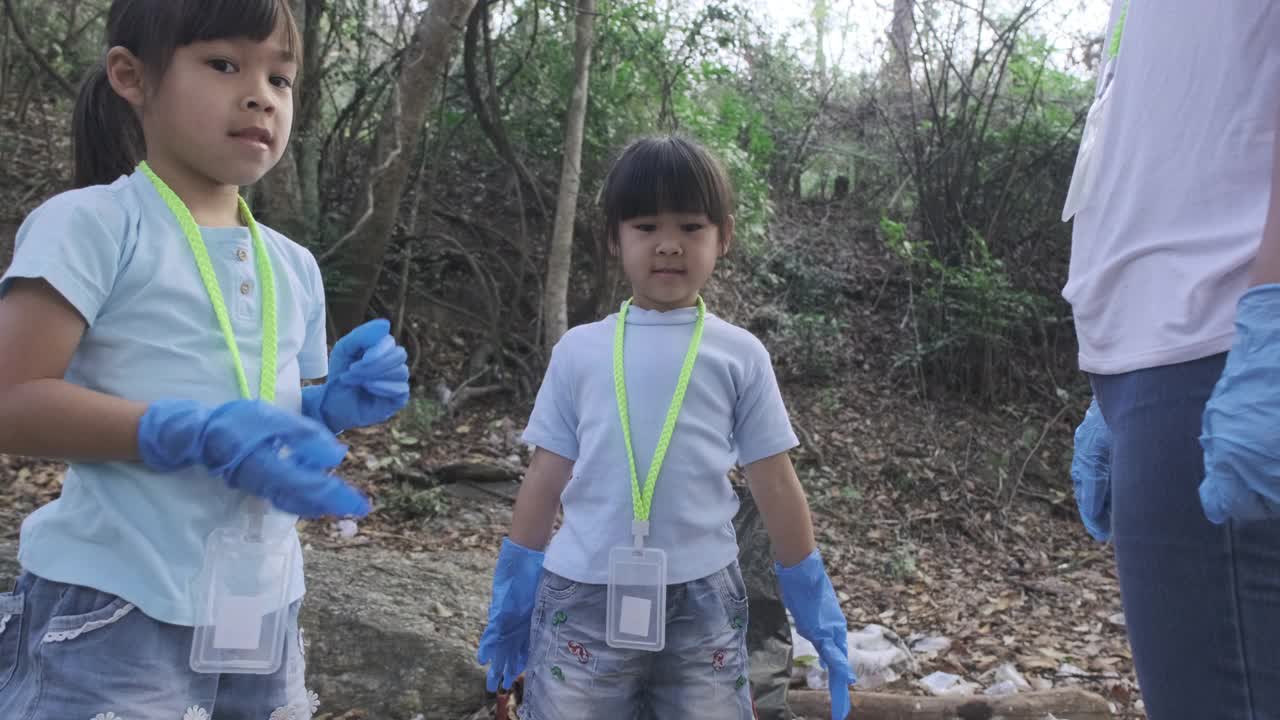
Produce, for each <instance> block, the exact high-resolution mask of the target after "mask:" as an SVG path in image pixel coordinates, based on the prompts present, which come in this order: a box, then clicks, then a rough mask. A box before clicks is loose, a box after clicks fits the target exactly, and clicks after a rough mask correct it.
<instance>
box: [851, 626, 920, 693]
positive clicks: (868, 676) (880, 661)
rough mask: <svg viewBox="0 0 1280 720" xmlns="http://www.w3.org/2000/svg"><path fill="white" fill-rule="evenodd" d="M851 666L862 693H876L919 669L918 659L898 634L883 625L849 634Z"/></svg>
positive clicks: (856, 685)
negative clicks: (910, 671)
mask: <svg viewBox="0 0 1280 720" xmlns="http://www.w3.org/2000/svg"><path fill="white" fill-rule="evenodd" d="M848 640H849V665H850V666H851V667H852V668H853V674H854V675H855V676H857V678H858V682H857V683H855V685H854V687H856V688H858V689H860V690H874V689H876V688H878V687H881V686H883V685H887V684H889V683H891V682H893V681H895V680H897V679H898V678H900V677H901V676H902V672H904V671H907V670H914V669H915V658H914V657H912V655H911V651H910V650H909V649H908V648H907V644H906V643H905V642H903V641H902V638H900V637H898V634H897V633H895V632H893V631H892V630H890V629H888V628H886V627H884V626H881V625H868V626H866V627H864V628H862V629H861V630H859V631H857V632H851V633H849V635H848Z"/></svg>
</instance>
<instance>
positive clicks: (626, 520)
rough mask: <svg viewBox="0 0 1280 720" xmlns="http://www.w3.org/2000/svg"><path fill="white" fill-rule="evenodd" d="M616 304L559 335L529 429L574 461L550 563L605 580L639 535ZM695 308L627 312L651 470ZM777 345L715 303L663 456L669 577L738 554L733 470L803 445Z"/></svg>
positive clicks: (703, 572)
mask: <svg viewBox="0 0 1280 720" xmlns="http://www.w3.org/2000/svg"><path fill="white" fill-rule="evenodd" d="M617 319H618V316H617V315H616V314H614V315H610V316H609V317H607V318H605V319H604V320H601V321H599V322H595V323H591V324H589V325H580V326H578V327H575V328H573V329H571V330H570V331H569V332H568V333H566V334H565V336H564V337H563V338H561V340H560V342H559V343H557V344H556V346H555V349H554V350H553V351H552V354H551V363H550V365H549V366H548V368H547V373H546V377H545V379H544V380H543V383H542V387H541V388H540V389H539V391H538V398H537V400H536V402H535V404H534V408H533V413H532V415H531V417H530V419H529V425H528V427H527V428H526V429H525V432H524V436H523V437H524V441H525V442H527V443H530V444H532V445H536V446H538V447H540V448H542V449H544V450H549V451H551V452H553V453H555V454H557V455H560V456H562V457H565V458H567V459H569V460H573V461H574V466H573V477H572V479H570V480H569V484H568V485H567V486H566V487H565V489H564V492H563V493H562V494H561V496H560V501H561V504H562V506H563V508H564V522H563V524H562V525H561V527H560V529H559V530H558V531H557V532H556V534H555V536H554V537H553V538H552V539H551V543H550V545H549V546H548V547H547V550H546V560H545V563H544V564H545V566H546V568H547V569H548V570H550V571H551V572H554V573H556V574H557V575H562V576H564V577H566V578H569V579H570V580H576V581H578V582H584V583H594V584H604V583H607V582H608V580H609V551H610V550H611V549H612V548H614V547H618V546H622V545H627V546H629V545H631V542H632V538H631V521H632V519H633V514H632V507H631V475H630V470H629V468H628V465H627V450H626V444H625V442H624V440H623V437H622V425H621V423H620V421H619V418H618V403H617V395H616V393H615V391H614V385H613V336H614V330H615V329H616V328H617ZM696 319H697V310H696V309H695V308H685V309H681V310H673V311H670V312H658V311H652V310H644V309H641V308H636V307H632V308H631V309H630V310H629V311H628V312H627V333H626V343H625V347H624V350H623V359H624V366H625V369H626V384H627V403H628V405H629V408H630V420H631V440H632V446H633V448H634V449H635V454H636V472H637V474H638V475H639V479H640V482H642V483H643V482H644V480H645V478H646V476H647V474H648V471H649V463H650V461H651V459H652V458H653V452H654V448H655V447H656V446H657V444H658V436H659V435H660V434H661V433H662V424H663V422H664V421H665V420H666V416H667V408H668V407H669V406H670V404H671V396H672V394H673V393H674V392H675V389H676V383H677V381H678V380H679V378H680V368H681V366H682V365H683V364H684V357H685V353H686V351H687V350H688V348H689V340H690V338H691V337H692V336H693V328H694V323H695V321H696ZM798 444H799V443H798V441H797V439H796V436H795V433H794V432H793V431H792V428H791V421H790V419H789V418H788V416H787V410H786V407H785V405H784V404H783V401H782V394H781V392H780V391H779V390H778V382H777V378H776V377H775V376H774V373H773V365H772V363H771V362H770V359H769V353H768V351H767V350H766V349H765V347H764V345H763V344H761V343H760V341H759V340H758V339H756V337H755V336H754V335H752V334H751V333H749V332H747V331H746V330H744V329H742V328H740V327H737V326H735V325H732V324H730V323H727V322H725V321H724V320H721V319H719V318H717V317H716V316H714V315H712V314H710V313H708V314H707V317H706V321H705V325H704V327H703V335H702V346H701V348H700V349H699V351H698V359H697V362H696V364H695V365H694V368H693V375H692V377H691V378H690V379H689V388H688V391H687V394H686V395H685V399H684V407H683V408H682V409H681V411H680V417H679V420H678V421H677V422H676V427H675V432H674V433H673V434H672V436H671V444H670V446H669V447H668V449H667V457H666V460H665V461H664V462H663V464H662V472H661V475H659V477H658V484H657V487H656V488H655V490H654V493H653V505H652V508H651V512H650V516H649V537H648V538H647V539H646V545H648V546H649V547H656V548H661V549H662V550H664V551H665V552H666V554H667V582H668V583H670V584H676V583H684V582H690V581H692V580H697V579H699V578H703V577H706V576H708V575H710V574H712V573H714V572H716V571H717V570H720V569H721V568H723V567H725V566H726V565H728V564H729V563H731V562H733V560H734V559H735V558H736V557H737V555H738V543H737V538H736V536H735V535H734V531H733V516H734V515H735V514H736V513H737V511H738V496H737V494H736V493H735V492H734V490H733V487H732V486H731V485H730V484H729V478H728V473H729V471H730V469H732V467H733V466H734V464H735V463H740V464H742V465H749V464H751V463H753V462H755V461H757V460H761V459H764V458H767V457H770V456H773V455H777V454H778V453H781V452H785V451H787V450H790V449H791V448H793V447H795V446H796V445H798Z"/></svg>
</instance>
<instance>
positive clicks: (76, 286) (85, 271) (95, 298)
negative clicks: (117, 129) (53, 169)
mask: <svg viewBox="0 0 1280 720" xmlns="http://www.w3.org/2000/svg"><path fill="white" fill-rule="evenodd" d="M126 225H127V223H126V220H125V213H124V210H123V208H121V207H120V206H119V205H118V204H117V202H116V200H115V198H114V197H113V196H112V195H111V193H110V191H109V190H108V189H107V188H102V187H94V188H85V189H82V190H73V191H71V192H67V193H63V194H61V195H56V196H54V197H52V198H50V199H49V200H47V201H46V202H45V203H44V204H43V205H41V206H40V207H38V208H36V209H35V210H34V211H32V213H31V214H30V215H28V216H27V218H26V220H24V221H23V223H22V226H21V227H19V228H18V234H17V237H16V238H15V240H14V251H13V262H12V263H11V264H10V265H9V268H8V270H6V271H5V273H4V276H3V277H0V297H3V296H4V294H5V293H6V292H8V290H9V288H10V286H12V284H13V281H14V280H16V279H18V278H25V279H32V280H35V279H38V280H44V281H45V282H47V283H49V285H51V286H52V287H53V289H54V290H56V291H57V292H58V293H59V294H60V295H62V297H64V298H66V300H67V302H69V303H71V305H72V307H74V308H75V309H76V312H78V313H80V316H81V317H82V318H84V321H85V323H87V324H89V325H92V324H93V323H94V321H95V320H97V318H98V314H99V313H100V312H101V311H102V308H103V305H104V304H106V302H107V298H108V297H110V295H111V290H112V288H113V287H114V286H115V281H116V275H117V273H118V271H119V268H120V262H121V256H122V252H121V248H122V247H123V246H124V242H125V239H124V235H125V229H126Z"/></svg>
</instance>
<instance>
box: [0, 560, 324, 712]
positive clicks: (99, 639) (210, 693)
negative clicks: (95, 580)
mask: <svg viewBox="0 0 1280 720" xmlns="http://www.w3.org/2000/svg"><path fill="white" fill-rule="evenodd" d="M300 604H301V603H294V605H293V606H292V607H291V608H290V623H289V630H288V638H287V641H286V643H285V657H284V662H283V663H282V665H281V667H280V670H279V671H277V672H276V673H275V674H273V675H231V674H228V675H209V674H201V673H196V672H193V671H192V670H191V668H190V664H189V663H190V654H191V642H192V631H191V628H189V627H183V626H178V625H168V624H165V623H161V622H158V621H156V620H153V619H151V618H150V617H147V616H146V615H144V614H143V613H142V611H140V610H138V609H137V608H136V607H134V606H133V605H132V604H130V603H129V602H127V601H125V600H123V599H121V598H119V597H116V596H114V595H108V594H105V593H101V592H98V591H97V590H93V589H91V588H86V587H81V586H78V585H66V584H63V583H57V582H52V581H49V580H45V579H43V578H39V577H36V576H35V575H32V574H31V573H23V574H22V575H21V576H20V577H19V578H18V581H17V583H16V588H15V590H14V592H12V593H5V594H0V718H4V720H310V718H311V715H312V713H314V712H315V710H316V706H317V705H318V700H317V698H316V696H315V695H314V694H312V693H310V692H308V691H307V689H306V685H305V684H304V671H305V668H304V660H303V642H302V631H301V630H299V628H298V607H299V605H300Z"/></svg>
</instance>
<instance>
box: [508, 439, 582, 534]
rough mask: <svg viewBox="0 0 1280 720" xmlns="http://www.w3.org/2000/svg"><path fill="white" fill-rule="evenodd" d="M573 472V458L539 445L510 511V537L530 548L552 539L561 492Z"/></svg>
mask: <svg viewBox="0 0 1280 720" xmlns="http://www.w3.org/2000/svg"><path fill="white" fill-rule="evenodd" d="M572 474H573V461H572V460H569V459H568V458H564V457H561V456H559V455H557V454H555V453H553V452H551V451H549V450H543V449H542V448H537V449H536V450H534V451H533V459H532V460H530V461H529V469H528V470H526V471H525V474H524V482H522V483H521V484H520V493H519V494H518V495H517V496H516V507H515V510H514V511H513V512H512V514H511V536H510V537H511V540H512V541H513V542H516V543H518V544H520V545H523V546H524V547H526V548H529V549H530V550H542V549H543V548H544V547H546V545H547V542H548V541H549V540H550V539H551V529H552V527H553V526H554V525H555V521H556V511H557V510H559V508H560V493H562V492H564V487H565V485H568V484H569V478H570V477H571V476H572Z"/></svg>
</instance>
